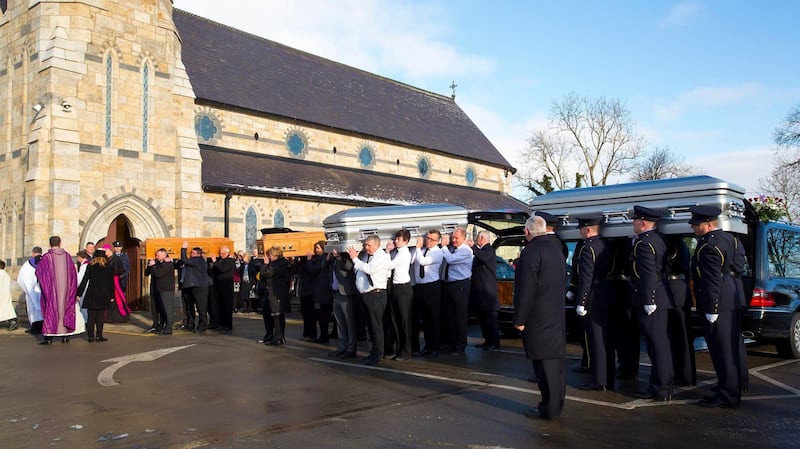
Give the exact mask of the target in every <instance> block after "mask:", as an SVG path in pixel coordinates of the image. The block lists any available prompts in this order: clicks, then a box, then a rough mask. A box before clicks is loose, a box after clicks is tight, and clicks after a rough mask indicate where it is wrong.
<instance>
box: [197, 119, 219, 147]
mask: <svg viewBox="0 0 800 449" xmlns="http://www.w3.org/2000/svg"><path fill="white" fill-rule="evenodd" d="M194 132H195V134H197V137H199V138H200V139H202V140H203V141H205V142H208V141H209V140H211V139H213V138H215V137H217V133H218V132H219V128H218V127H217V124H216V123H215V122H214V119H213V118H212V117H211V116H210V115H208V114H200V115H198V116H197V117H195V119H194Z"/></svg>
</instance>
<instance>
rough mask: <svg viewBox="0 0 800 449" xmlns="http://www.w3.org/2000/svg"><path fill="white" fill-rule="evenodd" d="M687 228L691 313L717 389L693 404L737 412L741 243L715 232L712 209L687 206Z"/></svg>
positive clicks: (714, 209)
mask: <svg viewBox="0 0 800 449" xmlns="http://www.w3.org/2000/svg"><path fill="white" fill-rule="evenodd" d="M689 210H690V211H691V213H692V218H691V219H690V220H689V224H690V225H691V226H692V230H693V231H694V234H695V236H697V246H696V247H695V250H694V256H693V257H692V260H691V273H692V279H693V281H694V283H693V288H694V294H695V298H696V299H697V311H698V312H699V313H700V316H701V317H703V336H704V337H705V339H706V342H707V343H708V352H709V354H710V355H711V362H712V363H713V365H714V371H715V372H716V373H717V381H718V382H717V388H716V392H715V394H713V395H710V396H706V397H705V398H703V400H702V401H700V402H699V403H698V404H699V405H700V406H701V407H738V406H739V402H740V401H741V397H742V385H743V382H746V379H745V378H743V374H742V372H743V369H744V364H746V363H747V361H746V360H744V359H743V355H742V350H741V346H742V345H743V343H742V336H741V311H740V309H741V308H742V307H743V306H744V294H743V292H744V289H743V287H742V285H741V282H742V281H741V279H740V276H741V274H742V273H743V272H744V260H745V259H744V257H742V254H741V252H740V251H741V250H740V248H741V243H740V242H739V241H738V239H737V238H736V237H734V236H733V235H731V234H728V233H727V232H724V231H722V230H720V229H719V228H718V226H717V219H718V217H719V214H720V213H721V212H722V211H721V210H720V209H719V208H718V207H714V206H692V207H691V208H689Z"/></svg>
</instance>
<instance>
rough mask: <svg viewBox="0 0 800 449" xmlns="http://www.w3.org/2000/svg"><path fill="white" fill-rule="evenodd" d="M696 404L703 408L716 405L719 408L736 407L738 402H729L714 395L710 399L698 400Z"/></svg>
mask: <svg viewBox="0 0 800 449" xmlns="http://www.w3.org/2000/svg"><path fill="white" fill-rule="evenodd" d="M697 405H699V406H700V407H704V408H717V407H719V408H736V407H738V406H739V404H731V403H729V402H728V401H724V400H722V399H721V398H719V397H716V396H715V397H713V398H711V399H709V400H705V399H704V400H702V401H700V402H698V403H697Z"/></svg>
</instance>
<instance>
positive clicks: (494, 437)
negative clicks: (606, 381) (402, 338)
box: [0, 314, 800, 449]
mask: <svg viewBox="0 0 800 449" xmlns="http://www.w3.org/2000/svg"><path fill="white" fill-rule="evenodd" d="M290 318H294V319H290V321H289V325H288V328H287V334H288V337H289V339H288V342H287V344H286V345H284V346H280V347H274V346H270V347H268V346H264V345H262V344H258V343H256V340H257V339H258V338H259V337H261V335H263V325H262V322H261V319H260V316H256V315H255V314H239V315H237V316H236V317H235V318H234V326H235V328H234V331H233V332H232V333H225V334H223V333H215V332H213V331H209V333H208V334H206V335H195V334H190V333H186V332H182V331H177V332H176V333H175V334H174V335H173V336H155V335H149V334H148V335H145V334H143V333H142V331H143V330H144V329H145V328H146V327H147V326H146V324H147V323H148V319H147V317H146V316H144V315H141V314H134V320H133V321H132V322H131V323H127V324H116V325H115V324H109V325H107V330H106V337H108V338H109V341H108V342H104V343H88V342H87V341H86V339H85V337H83V336H81V337H74V338H73V339H72V341H71V342H70V343H68V344H62V343H60V342H58V341H57V342H56V343H54V344H52V345H50V346H39V345H37V344H36V339H35V337H33V336H31V335H29V334H26V333H24V332H23V330H22V329H19V330H17V331H14V332H6V331H4V330H0V360H2V363H1V364H0V375H2V377H3V379H5V381H4V382H3V387H2V390H0V392H2V396H0V397H2V407H0V447H3V448H11V449H16V448H88V447H99V448H138V449H143V448H151V449H152V448H162V449H163V448H181V449H184V448H185V449H189V448H242V449H250V448H253V449H255V448H348V449H350V448H470V449H483V448H531V447H536V448H593V449H597V448H670V449H674V448H676V447H677V448H680V449H690V448H704V449H705V448H716V447H724V448H759V449H762V448H763V449H766V448H794V447H797V448H800V440H799V438H800V414H798V411H797V410H798V409H799V408H800V361H795V360H783V359H780V358H778V357H777V356H776V355H775V354H774V351H773V348H771V347H767V346H764V347H751V348H750V350H749V363H750V373H751V375H750V382H751V388H750V392H749V394H748V395H747V396H745V397H744V400H743V402H742V405H741V407H739V408H738V409H710V410H709V409H704V408H701V407H698V406H696V405H694V402H695V401H697V400H698V399H699V398H701V397H702V396H703V395H705V394H708V393H709V390H708V387H709V385H711V384H712V383H713V382H714V377H713V371H712V369H711V365H710V360H709V358H708V354H707V353H699V354H698V367H699V374H698V378H699V380H700V385H698V386H697V387H691V388H684V389H682V390H680V391H676V393H675V395H674V400H673V401H672V402H670V403H667V404H655V403H653V402H651V401H646V400H639V399H636V398H635V396H634V393H635V392H636V391H638V390H639V389H641V388H642V387H643V385H644V380H641V379H644V378H646V376H647V374H648V371H649V366H647V365H646V363H647V362H648V359H647V356H646V354H643V356H642V363H643V365H642V369H641V371H640V380H639V381H635V380H634V381H626V382H623V383H620V384H618V385H617V390H616V391H613V392H584V391H581V390H578V389H577V388H576V386H577V385H580V384H582V383H585V382H586V381H587V375H585V374H575V373H569V375H568V380H567V381H568V385H569V386H568V388H567V404H566V409H565V412H564V415H563V416H562V417H561V419H560V420H558V421H541V420H535V419H533V420H532V419H528V418H526V417H525V416H523V414H522V412H523V411H524V410H525V409H526V408H528V407H530V406H532V405H535V403H536V402H537V401H538V391H537V388H536V385H535V384H534V383H531V382H528V380H527V379H528V377H529V376H530V374H531V370H530V364H529V362H528V361H527V360H526V359H525V358H524V356H523V355H522V350H521V342H520V341H519V340H517V339H504V340H503V348H502V349H501V350H499V351H492V352H484V351H481V350H480V349H477V348H474V347H470V348H469V349H468V350H467V353H466V355H465V356H461V357H451V356H448V355H442V356H440V357H439V358H438V359H422V358H419V359H417V358H413V359H411V360H406V361H391V360H385V361H383V362H382V363H381V364H380V365H378V366H376V367H371V366H365V365H363V364H361V363H360V362H359V360H358V359H349V360H346V361H343V360H340V359H337V358H335V357H331V356H329V355H328V353H329V352H330V351H332V350H333V349H334V346H332V345H322V344H316V343H305V342H302V341H300V340H299V339H298V337H299V336H300V333H301V327H300V323H299V321H297V319H296V318H298V316H297V315H296V314H292V315H290ZM479 333H480V331H479V330H478V329H477V328H476V327H471V328H470V335H471V337H470V343H471V345H472V344H474V343H478V342H480V341H481V339H480V338H478V337H479ZM359 349H360V350H361V351H362V353H363V354H364V355H365V352H363V351H365V350H366V349H368V343H362V344H361V345H360V347H359ZM568 349H569V352H570V354H571V360H569V363H570V364H574V363H576V362H577V356H578V354H579V351H580V348H579V347H578V346H576V345H570V346H569V348H568Z"/></svg>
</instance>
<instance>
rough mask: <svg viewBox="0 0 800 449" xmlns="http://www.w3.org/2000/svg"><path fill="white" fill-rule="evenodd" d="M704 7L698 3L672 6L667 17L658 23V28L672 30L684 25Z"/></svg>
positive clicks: (689, 2)
mask: <svg viewBox="0 0 800 449" xmlns="http://www.w3.org/2000/svg"><path fill="white" fill-rule="evenodd" d="M703 8H704V5H703V4H702V3H700V2H695V1H686V2H680V3H677V4H675V5H673V6H672V7H671V8H670V10H669V11H668V12H667V15H666V16H665V17H664V18H663V19H661V21H660V22H659V23H658V27H659V28H661V29H664V28H673V27H679V26H683V25H685V24H686V23H687V22H689V21H690V20H691V19H693V18H694V17H696V16H697V15H698V14H699V13H700V12H702V11H703Z"/></svg>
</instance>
